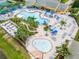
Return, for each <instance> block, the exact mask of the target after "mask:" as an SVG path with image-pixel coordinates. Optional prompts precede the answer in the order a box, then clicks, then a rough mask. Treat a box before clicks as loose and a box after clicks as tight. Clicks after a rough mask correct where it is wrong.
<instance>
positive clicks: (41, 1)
mask: <svg viewBox="0 0 79 59" xmlns="http://www.w3.org/2000/svg"><path fill="white" fill-rule="evenodd" d="M26 2H27V3H28V6H31V5H35V6H38V7H44V8H47V9H51V10H55V11H56V12H59V13H65V12H66V11H67V9H68V5H67V4H63V3H60V2H59V1H58V0H27V1H26Z"/></svg>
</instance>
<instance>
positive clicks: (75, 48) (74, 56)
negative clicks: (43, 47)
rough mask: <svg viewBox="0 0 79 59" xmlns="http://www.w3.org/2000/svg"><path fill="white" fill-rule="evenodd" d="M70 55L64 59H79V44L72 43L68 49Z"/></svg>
mask: <svg viewBox="0 0 79 59" xmlns="http://www.w3.org/2000/svg"><path fill="white" fill-rule="evenodd" d="M70 52H71V55H70V56H68V57H67V58H65V59H79V42H77V41H73V42H72V45H71V47H70Z"/></svg>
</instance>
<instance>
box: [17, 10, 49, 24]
mask: <svg viewBox="0 0 79 59" xmlns="http://www.w3.org/2000/svg"><path fill="white" fill-rule="evenodd" d="M17 16H18V17H22V18H23V19H25V20H27V18H28V17H29V16H30V17H35V18H36V20H35V21H37V22H38V23H39V25H43V24H44V23H48V20H47V19H45V18H41V17H40V15H39V12H34V13H33V12H27V11H23V12H20V13H19V14H18V15H17Z"/></svg>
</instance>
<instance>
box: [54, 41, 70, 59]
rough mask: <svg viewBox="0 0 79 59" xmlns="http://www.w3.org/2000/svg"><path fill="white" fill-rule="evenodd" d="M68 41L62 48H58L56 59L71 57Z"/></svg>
mask: <svg viewBox="0 0 79 59" xmlns="http://www.w3.org/2000/svg"><path fill="white" fill-rule="evenodd" d="M68 42H69V41H68V40H67V41H66V42H65V44H63V45H62V46H61V47H57V53H58V54H57V56H56V57H55V59H64V58H65V57H66V56H68V55H70V52H69V49H68Z"/></svg>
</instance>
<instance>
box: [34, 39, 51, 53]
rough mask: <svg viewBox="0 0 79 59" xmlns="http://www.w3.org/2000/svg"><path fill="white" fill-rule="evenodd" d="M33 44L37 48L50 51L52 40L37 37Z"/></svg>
mask: <svg viewBox="0 0 79 59" xmlns="http://www.w3.org/2000/svg"><path fill="white" fill-rule="evenodd" d="M33 45H34V47H35V48H37V49H38V50H39V51H41V52H43V53H44V52H48V51H49V50H50V49H51V48H52V47H51V43H50V41H48V40H44V39H35V40H34V41H33Z"/></svg>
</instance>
